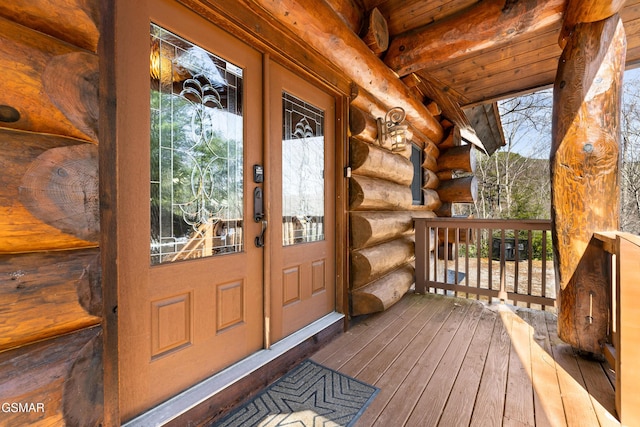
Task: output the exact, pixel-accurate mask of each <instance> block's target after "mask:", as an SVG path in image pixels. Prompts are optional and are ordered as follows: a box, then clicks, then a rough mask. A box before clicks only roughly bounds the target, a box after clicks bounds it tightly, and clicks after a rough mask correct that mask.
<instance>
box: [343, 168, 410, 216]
mask: <svg viewBox="0 0 640 427" xmlns="http://www.w3.org/2000/svg"><path fill="white" fill-rule="evenodd" d="M349 184H350V185H349V209H350V210H360V211H370V210H408V209H409V208H410V207H411V205H412V204H413V196H412V195H411V188H410V187H408V186H405V185H400V184H396V183H393V182H390V181H385V180H383V179H378V178H370V177H367V176H359V175H353V176H352V177H351V179H350V180H349Z"/></svg>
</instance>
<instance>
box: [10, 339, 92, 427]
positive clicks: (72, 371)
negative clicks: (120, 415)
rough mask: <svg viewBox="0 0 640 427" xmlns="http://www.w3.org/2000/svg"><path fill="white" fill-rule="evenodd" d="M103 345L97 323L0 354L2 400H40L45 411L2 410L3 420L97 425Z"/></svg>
mask: <svg viewBox="0 0 640 427" xmlns="http://www.w3.org/2000/svg"><path fill="white" fill-rule="evenodd" d="M101 350H102V333H101V328H100V327H99V326H96V327H93V328H88V329H83V330H81V331H78V332H75V333H72V334H67V335H63V336H60V337H57V338H54V339H50V340H46V341H41V342H38V343H36V344H32V345H28V346H24V347H20V348H18V349H15V350H9V351H5V352H2V353H0V401H2V402H33V403H43V404H44V411H43V412H3V413H2V418H1V420H2V423H3V425H7V426H26V425H29V426H43V427H44V426H54V425H68V426H88V427H93V426H96V427H97V426H99V425H100V424H101V421H102V369H101V365H102V356H101V354H102V353H101ZM79 409H81V410H82V413H78V410H79Z"/></svg>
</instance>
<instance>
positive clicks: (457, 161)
mask: <svg viewBox="0 0 640 427" xmlns="http://www.w3.org/2000/svg"><path fill="white" fill-rule="evenodd" d="M443 170H453V171H459V172H460V171H461V172H469V173H475V171H476V149H475V148H474V146H473V145H471V144H466V145H459V146H455V147H451V148H447V149H446V150H443V151H441V152H440V157H438V171H443Z"/></svg>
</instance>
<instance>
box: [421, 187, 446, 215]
mask: <svg viewBox="0 0 640 427" xmlns="http://www.w3.org/2000/svg"><path fill="white" fill-rule="evenodd" d="M422 197H423V199H424V201H423V203H422V204H423V206H424V207H425V208H427V209H430V210H432V211H436V210H438V209H439V208H440V206H442V200H440V195H439V194H438V193H437V191H436V190H431V189H429V188H425V189H423V190H422Z"/></svg>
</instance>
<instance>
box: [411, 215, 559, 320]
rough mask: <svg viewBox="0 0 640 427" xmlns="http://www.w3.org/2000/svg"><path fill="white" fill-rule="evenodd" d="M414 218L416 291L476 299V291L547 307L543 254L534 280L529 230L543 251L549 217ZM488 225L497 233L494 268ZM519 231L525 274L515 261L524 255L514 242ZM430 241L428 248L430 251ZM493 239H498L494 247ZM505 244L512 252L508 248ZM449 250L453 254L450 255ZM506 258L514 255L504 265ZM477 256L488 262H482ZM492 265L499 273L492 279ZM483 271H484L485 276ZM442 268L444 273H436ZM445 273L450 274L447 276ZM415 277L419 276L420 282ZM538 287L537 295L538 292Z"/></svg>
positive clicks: (549, 301) (550, 303)
mask: <svg viewBox="0 0 640 427" xmlns="http://www.w3.org/2000/svg"><path fill="white" fill-rule="evenodd" d="M416 224H417V225H416V257H420V258H422V259H420V260H416V289H417V291H420V290H421V288H424V291H425V292H432V291H433V292H436V293H438V294H441V293H443V292H444V293H445V294H446V293H448V292H453V293H454V294H455V295H457V296H460V297H465V296H466V297H469V296H470V295H475V298H476V299H481V297H482V299H483V300H484V299H485V298H489V301H491V300H492V299H493V298H500V299H501V300H505V301H509V303H511V302H513V303H514V304H515V305H522V304H523V303H526V304H527V307H531V304H536V305H538V304H539V305H540V306H543V308H546V307H547V306H549V307H553V305H554V298H549V297H547V292H546V285H547V280H546V267H547V265H548V263H547V262H546V259H545V257H544V256H543V259H542V263H543V266H542V267H543V272H542V277H538V276H536V278H535V283H534V278H533V272H534V268H533V237H534V234H533V233H534V231H535V232H536V233H538V232H541V233H542V251H543V255H544V254H546V249H547V246H548V245H547V243H546V237H547V235H548V234H547V233H548V232H549V230H550V229H551V225H550V222H549V221H542V220H525V221H512V220H475V219H474V220H463V219H457V218H429V219H428V220H427V219H416ZM507 230H508V231H509V236H510V235H511V232H512V231H513V233H514V236H513V239H511V238H509V239H507ZM494 231H499V233H496V234H497V236H499V237H496V242H495V243H496V247H495V255H496V256H495V258H496V259H497V260H498V261H499V266H500V267H499V268H498V269H496V268H495V267H494V265H493V259H492V258H493V252H494V248H493V235H494ZM521 231H527V234H526V245H527V248H526V251H527V252H526V253H527V254H528V256H527V261H528V262H527V264H525V265H526V266H528V268H527V273H526V278H525V277H523V273H524V270H523V269H522V268H520V267H521V266H520V264H519V263H520V262H521V261H523V259H522V256H524V254H522V253H521V252H520V250H519V248H520V246H521V244H522V243H524V242H525V240H524V237H522V238H521V237H520V232H521ZM474 232H475V233H477V236H475V237H473V236H472V234H473V233H474ZM465 233H466V234H465ZM483 235H484V237H483ZM523 235H524V234H523ZM536 236H537V235H536ZM432 242H433V248H434V252H430V249H431V245H432ZM507 242H509V244H510V247H509V249H508V250H507V247H506V244H507ZM473 244H475V246H476V256H475V259H476V272H475V281H474V279H471V275H470V274H469V273H470V271H469V268H470V267H469V264H470V261H469V259H470V256H469V250H470V246H471V245H473ZM485 244H486V246H487V248H488V249H489V251H488V252H489V253H488V254H487V256H486V258H487V259H486V260H485V259H484V257H483V249H482V248H483V245H485ZM498 244H500V248H499V249H500V250H499V251H498ZM512 244H514V245H515V246H513V248H512V247H511V245H512ZM462 245H464V250H465V253H464V261H463V260H461V259H460V250H461V247H462ZM449 247H451V250H449V249H450V248H449ZM511 250H514V251H516V252H515V253H511ZM498 253H499V257H498ZM452 256H454V257H455V258H451V257H452ZM432 257H433V258H432ZM507 259H508V260H509V261H507ZM511 261H515V263H514V265H513V266H511V265H510V262H511ZM440 262H442V265H441V264H439V263H440ZM483 262H487V263H488V264H487V265H486V266H485V265H483ZM432 266H433V268H432ZM523 268H524V265H523ZM449 269H451V270H452V271H451V272H450V273H453V274H448V275H447V270H449ZM461 269H462V271H461ZM494 270H498V271H497V272H499V274H500V278H499V280H495V279H494V277H493V275H494ZM461 272H462V273H464V274H465V278H464V280H460V281H458V277H459V276H458V275H459V274H460V273H461ZM471 273H472V272H471ZM487 273H488V275H487V276H486V277H485V274H487ZM443 274H444V277H442V275H443ZM472 274H473V273H472ZM536 274H539V273H536ZM420 276H424V279H419V277H420ZM449 277H452V278H451V279H449ZM512 277H513V289H512ZM420 280H424V281H423V282H420ZM483 280H484V282H483ZM496 282H499V287H498V286H496ZM540 282H542V289H541V292H538V290H537V289H538V283H540ZM534 285H535V286H534ZM541 293H542V295H540V294H541ZM533 294H536V295H533ZM471 298H473V296H472V297H471Z"/></svg>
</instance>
